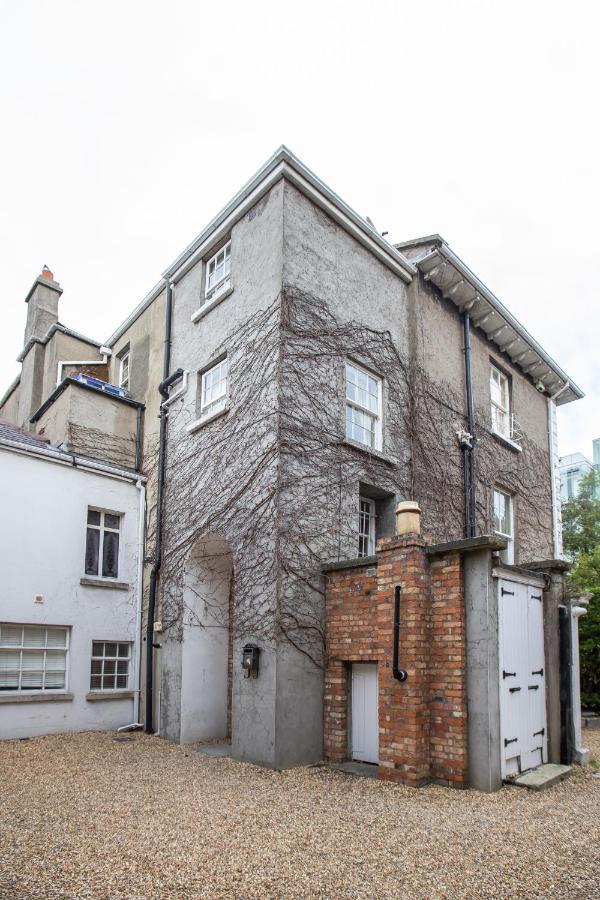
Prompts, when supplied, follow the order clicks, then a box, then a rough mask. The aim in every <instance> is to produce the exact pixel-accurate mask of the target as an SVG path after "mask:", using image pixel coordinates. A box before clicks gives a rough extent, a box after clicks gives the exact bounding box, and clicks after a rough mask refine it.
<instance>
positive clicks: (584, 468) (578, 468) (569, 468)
mask: <svg viewBox="0 0 600 900" xmlns="http://www.w3.org/2000/svg"><path fill="white" fill-rule="evenodd" d="M592 454H593V455H592V459H593V462H590V461H589V459H588V458H587V456H584V455H583V453H569V454H568V455H567V456H561V458H560V499H561V500H562V502H563V503H566V502H567V500H572V499H573V497H576V496H577V494H578V491H579V484H580V482H581V479H582V478H583V477H584V476H585V475H589V474H590V472H593V470H594V469H596V470H598V471H600V438H596V439H595V440H594V441H593V442H592ZM597 493H598V492H597Z"/></svg>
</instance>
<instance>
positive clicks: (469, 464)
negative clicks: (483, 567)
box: [462, 312, 477, 538]
mask: <svg viewBox="0 0 600 900" xmlns="http://www.w3.org/2000/svg"><path fill="white" fill-rule="evenodd" d="M463 330H464V345H465V385H466V389H467V430H468V432H469V434H470V435H471V437H470V439H469V440H464V441H463V442H462V451H463V477H464V496H465V537H466V538H471V537H475V536H476V535H477V525H476V517H475V474H474V463H475V460H474V450H475V441H476V438H475V407H474V405H473V380H472V373H471V316H470V315H469V313H468V312H465V313H463Z"/></svg>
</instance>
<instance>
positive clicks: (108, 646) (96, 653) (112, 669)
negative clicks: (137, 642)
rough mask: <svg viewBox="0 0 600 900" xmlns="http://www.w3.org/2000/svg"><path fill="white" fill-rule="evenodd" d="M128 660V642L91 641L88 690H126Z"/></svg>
mask: <svg viewBox="0 0 600 900" xmlns="http://www.w3.org/2000/svg"><path fill="white" fill-rule="evenodd" d="M130 661H131V644H130V643H122V642H118V643H117V642H115V641H93V643H92V668H91V672H90V690H92V691H123V690H127V689H128V688H129V663H130Z"/></svg>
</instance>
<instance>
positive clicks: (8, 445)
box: [0, 438, 146, 482]
mask: <svg viewBox="0 0 600 900" xmlns="http://www.w3.org/2000/svg"><path fill="white" fill-rule="evenodd" d="M0 449H2V450H9V451H12V452H13V453H20V454H23V453H25V454H30V455H32V456H39V457H40V458H43V459H46V460H47V461H48V462H53V463H57V464H58V465H63V466H70V467H71V468H72V467H76V468H78V469H86V470H89V471H91V472H96V473H97V474H99V475H106V477H107V478H119V479H120V480H121V481H137V480H138V479H139V478H140V475H139V474H137V473H136V472H131V471H130V470H128V469H121V468H117V467H116V466H110V465H106V464H105V463H101V462H96V461H95V460H93V459H88V458H87V457H85V456H76V455H75V454H71V453H66V452H65V451H64V450H58V449H55V448H50V447H48V448H47V449H46V448H45V447H36V446H35V445H34V444H28V443H25V442H23V443H21V442H19V441H8V440H6V439H5V438H0ZM142 480H143V481H144V482H145V481H146V479H145V478H143V479H142Z"/></svg>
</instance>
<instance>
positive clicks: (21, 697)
mask: <svg viewBox="0 0 600 900" xmlns="http://www.w3.org/2000/svg"><path fill="white" fill-rule="evenodd" d="M73 696H74V695H73V694H68V693H64V694H60V693H57V692H52V691H47V692H46V691H40V692H39V693H36V694H8V693H7V694H5V693H3V692H2V693H0V703H65V702H70V701H71V700H72V699H73Z"/></svg>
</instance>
